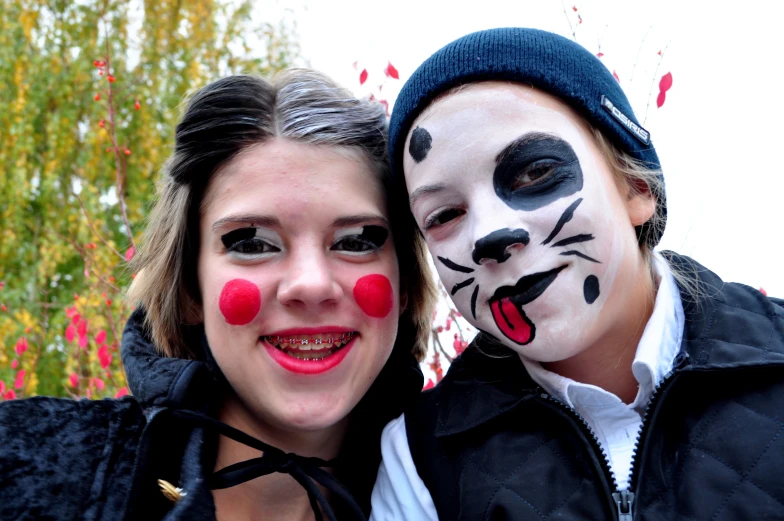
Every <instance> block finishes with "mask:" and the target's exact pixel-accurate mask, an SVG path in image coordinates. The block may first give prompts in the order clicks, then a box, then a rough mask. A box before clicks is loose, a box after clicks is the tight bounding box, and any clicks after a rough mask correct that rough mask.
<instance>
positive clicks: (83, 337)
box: [79, 335, 89, 349]
mask: <svg viewBox="0 0 784 521" xmlns="http://www.w3.org/2000/svg"><path fill="white" fill-rule="evenodd" d="M88 343H89V342H88V340H87V335H80V336H79V347H81V348H82V349H87V344H88Z"/></svg>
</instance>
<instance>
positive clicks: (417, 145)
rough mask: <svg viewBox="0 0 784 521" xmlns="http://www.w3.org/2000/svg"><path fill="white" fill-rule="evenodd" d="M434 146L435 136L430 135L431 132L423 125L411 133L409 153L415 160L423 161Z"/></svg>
mask: <svg viewBox="0 0 784 521" xmlns="http://www.w3.org/2000/svg"><path fill="white" fill-rule="evenodd" d="M432 146H433V138H432V137H431V136H430V132H428V131H427V130H425V129H424V128H422V127H417V128H415V129H414V131H413V132H412V133H411V141H410V142H409V144H408V153H409V154H411V157H412V158H413V159H414V161H416V162H417V163H421V162H422V161H424V159H425V158H426V157H427V153H428V152H430V148H431V147H432Z"/></svg>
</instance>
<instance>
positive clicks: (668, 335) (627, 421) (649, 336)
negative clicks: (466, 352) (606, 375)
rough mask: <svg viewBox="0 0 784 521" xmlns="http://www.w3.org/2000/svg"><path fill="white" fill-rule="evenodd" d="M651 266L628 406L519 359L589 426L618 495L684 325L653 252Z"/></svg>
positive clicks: (666, 271)
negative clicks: (650, 301)
mask: <svg viewBox="0 0 784 521" xmlns="http://www.w3.org/2000/svg"><path fill="white" fill-rule="evenodd" d="M654 266H655V268H656V272H657V274H658V276H659V290H658V291H657V292H656V302H655V304H654V306H653V313H652V314H651V318H650V319H649V320H648V324H647V325H646V326H645V331H643V334H642V337H641V338H640V343H639V344H638V345H637V353H636V354H635V356H634V362H632V373H633V374H634V378H635V379H636V380H637V383H639V389H638V391H637V397H636V398H635V399H634V401H633V402H632V403H630V404H626V403H624V402H623V401H622V400H621V399H620V398H618V396H616V395H615V394H613V393H610V392H608V391H605V390H604V389H602V388H601V387H597V386H595V385H590V384H584V383H580V382H576V381H574V380H572V379H571V378H565V377H563V376H561V375H558V374H556V373H553V372H552V371H548V370H547V369H545V368H543V367H542V365H541V364H540V363H539V362H534V361H531V360H527V359H525V358H524V357H522V356H521V357H520V359H521V360H522V361H523V365H525V368H526V370H527V371H528V374H530V375H531V378H532V379H533V380H534V381H535V382H536V383H537V384H539V385H540V386H542V388H543V389H544V390H545V391H547V392H548V393H550V394H551V395H552V396H553V397H555V398H557V399H559V400H561V401H562V402H564V403H565V404H567V405H569V406H570V407H572V408H574V409H575V410H576V411H577V412H578V413H579V414H580V416H582V417H583V418H585V421H586V422H588V425H590V426H591V429H592V430H593V432H594V433H595V434H596V437H597V438H598V439H599V444H600V445H601V446H602V448H603V449H604V450H605V452H606V453H607V456H608V457H609V460H610V469H611V470H612V471H613V474H614V475H615V480H616V481H617V483H618V490H626V489H627V488H628V487H629V477H630V474H631V467H632V455H633V453H634V446H635V443H636V441H637V434H638V433H639V432H640V427H641V426H642V415H643V414H644V413H645V408H646V406H647V405H648V400H650V398H651V395H652V394H653V390H654V389H655V388H656V386H657V385H659V383H660V382H661V381H662V380H663V379H664V377H665V376H666V375H667V373H669V372H670V371H671V370H672V365H673V361H674V360H675V356H676V355H677V354H678V351H679V350H680V346H681V339H682V338H683V327H684V321H685V320H684V315H683V304H682V303H681V298H680V292H679V291H678V286H677V285H676V284H675V279H674V278H673V276H672V273H671V271H670V267H669V265H668V264H667V261H666V260H664V259H663V258H662V257H661V255H659V254H658V253H654Z"/></svg>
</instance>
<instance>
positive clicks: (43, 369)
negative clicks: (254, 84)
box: [0, 0, 299, 399]
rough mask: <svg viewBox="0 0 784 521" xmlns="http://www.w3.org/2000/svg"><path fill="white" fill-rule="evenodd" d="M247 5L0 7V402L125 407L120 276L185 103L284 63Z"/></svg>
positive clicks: (292, 45) (285, 24) (197, 1)
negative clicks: (71, 401)
mask: <svg viewBox="0 0 784 521" xmlns="http://www.w3.org/2000/svg"><path fill="white" fill-rule="evenodd" d="M250 13H251V2H250V1H249V0H246V1H243V2H236V1H221V0H193V1H188V2H181V1H179V0H155V1H151V0H147V1H143V2H130V3H129V2H126V1H101V0H85V1H82V2H78V3H77V2H70V1H66V0H48V1H44V0H3V8H2V9H0V84H2V88H0V106H2V108H3V110H0V165H2V166H0V168H2V169H3V170H2V173H0V399H13V398H17V397H23V396H33V395H36V394H46V395H55V396H87V397H93V398H95V397H105V396H116V395H118V394H119V395H122V394H124V393H126V392H127V390H126V387H125V385H126V384H125V377H124V373H123V371H122V367H121V363H120V359H119V352H118V349H119V342H120V335H121V333H122V327H123V325H124V323H125V320H126V319H127V316H128V314H129V313H130V311H131V309H130V308H129V307H128V305H127V304H126V303H125V302H124V299H123V294H124V292H125V290H126V289H127V286H128V284H129V283H130V281H131V279H132V277H133V274H132V273H128V272H127V270H126V269H125V263H126V260H128V259H130V258H131V257H132V256H133V254H134V252H135V247H134V242H135V240H136V238H137V237H138V234H139V233H140V232H141V230H142V228H143V220H144V216H145V213H146V210H147V209H148V207H149V205H150V204H151V202H152V200H153V198H154V195H155V191H156V183H155V180H156V179H157V176H158V172H159V171H160V168H161V166H162V163H163V161H164V160H165V158H166V157H167V155H168V154H169V151H170V149H171V145H172V138H173V135H174V125H175V124H176V121H177V119H178V116H179V106H180V104H181V102H182V101H183V99H184V97H185V96H186V94H187V93H188V92H190V91H193V90H194V89H197V88H199V87H201V86H203V85H204V84H206V83H208V82H209V81H211V80H213V79H216V78H217V77H220V76H222V75H226V74H231V73H239V72H252V73H259V74H262V75H268V74H271V73H274V72H275V71H277V70H279V69H281V68H284V67H286V66H289V65H291V64H292V62H294V61H295V60H296V59H297V58H298V55H299V48H298V45H297V39H296V34H295V30H294V26H293V23H292V22H291V20H287V19H284V20H282V21H281V22H279V23H276V24H264V25H261V26H258V25H256V26H254V25H253V24H252V21H251V16H250Z"/></svg>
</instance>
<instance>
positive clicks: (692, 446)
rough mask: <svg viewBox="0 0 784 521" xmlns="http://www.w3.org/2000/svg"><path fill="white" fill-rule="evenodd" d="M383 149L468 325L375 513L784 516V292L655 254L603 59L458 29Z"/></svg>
mask: <svg viewBox="0 0 784 521" xmlns="http://www.w3.org/2000/svg"><path fill="white" fill-rule="evenodd" d="M389 141H390V143H389V150H390V158H391V161H392V165H393V175H394V176H395V179H396V180H397V182H398V183H399V185H400V186H401V189H402V187H405V188H406V189H407V191H408V194H409V201H410V205H411V212H412V214H413V217H414V219H415V220H416V222H417V225H418V226H419V228H420V230H421V232H422V235H423V236H424V238H425V240H426V242H427V246H428V249H429V250H430V253H431V254H432V256H433V259H434V261H435V265H436V268H437V270H438V274H439V277H440V278H441V281H442V282H443V283H444V286H445V287H446V288H447V289H448V290H450V293H451V296H452V299H453V300H454V302H455V305H456V306H457V308H458V310H459V311H460V312H461V313H462V315H463V316H464V317H465V318H466V319H467V320H468V321H469V322H470V323H471V324H472V325H473V326H475V327H476V328H477V329H478V330H479V331H480V334H479V335H477V337H476V339H475V340H474V341H473V342H472V344H471V345H470V346H469V347H468V348H467V349H466V350H465V351H464V352H463V354H462V355H461V356H460V357H459V358H457V359H456V360H454V362H453V363H452V365H451V366H450V369H449V372H448V373H447V375H446V376H445V377H444V379H443V380H442V381H441V382H440V383H439V385H438V386H436V387H435V388H434V389H432V390H429V391H427V392H424V393H422V395H421V397H420V399H419V400H417V402H416V404H415V405H414V406H412V407H410V408H409V409H408V410H406V412H405V414H404V415H402V416H401V417H399V418H398V419H396V420H394V421H393V422H391V423H390V425H389V426H387V427H386V428H385V430H384V434H383V436H382V454H383V463H382V466H381V468H380V470H379V475H378V480H377V482H376V488H375V490H374V492H373V501H372V503H373V519H374V520H375V521H391V520H404V519H405V520H412V519H416V520H428V521H436V520H438V519H440V520H442V521H447V520H450V521H451V520H454V519H464V520H480V519H481V520H491V519H504V520H508V521H524V520H531V521H533V520H543V519H574V520H588V519H602V520H622V521H633V520H634V521H636V520H647V521H665V520H671V519H694V520H697V519H699V520H709V519H710V520H719V519H722V520H746V519H782V518H784V516H783V513H784V503H783V502H782V500H783V498H784V480H782V479H781V478H782V473H781V470H780V469H781V468H782V466H784V417H783V416H782V414H781V411H782V408H781V404H782V403H784V301H782V300H779V299H774V298H768V297H767V296H766V295H764V294H762V293H761V292H759V291H757V290H755V289H753V288H750V287H748V286H744V285H742V284H733V283H724V282H723V281H722V280H721V279H720V278H719V277H718V276H717V275H716V274H714V273H711V272H710V271H709V270H707V269H706V268H704V267H703V266H700V265H699V264H697V262H696V261H694V260H692V259H689V258H688V257H685V256H682V255H678V254H676V253H674V252H659V251H656V250H654V247H656V246H657V243H658V242H659V239H660V238H661V236H662V233H663V232H664V225H665V221H666V218H667V200H666V197H665V190H664V174H663V173H662V170H661V167H660V164H659V158H658V156H657V153H656V149H655V148H654V145H653V141H652V137H651V134H650V133H649V132H648V130H646V129H645V128H643V127H642V126H641V125H640V123H639V121H637V119H636V118H635V116H634V113H633V112H632V109H631V106H630V104H629V101H628V100H627V98H626V95H625V94H624V92H623V91H622V90H621V87H620V86H619V83H618V82H617V81H616V79H615V78H614V77H613V75H612V74H611V72H610V71H609V70H608V69H607V68H606V66H605V65H604V64H603V63H602V62H601V61H600V60H599V59H598V58H597V57H596V56H594V55H593V54H592V53H591V52H589V51H587V50H586V49H585V48H583V47H581V46H580V45H578V44H576V43H575V42H573V41H571V40H568V39H566V38H563V37H561V36H558V35H555V34H552V33H548V32H545V31H540V30H536V29H525V28H505V29H492V30H487V31H480V32H477V33H474V34H470V35H467V36H464V37H462V38H460V39H458V40H456V41H454V42H452V43H450V44H448V45H447V46H445V47H444V48H442V49H441V50H440V51H438V52H436V53H435V54H434V55H433V56H431V57H430V58H428V59H427V60H426V61H425V63H423V64H422V65H421V66H420V67H419V68H418V69H417V71H416V72H414V74H413V75H412V76H411V78H410V79H409V80H408V81H407V82H406V84H405V85H404V87H403V89H402V90H401V91H400V94H399V96H398V98H397V100H396V102H395V108H394V112H393V114H392V119H391V121H390V139H389ZM684 146H688V144H685V145H684ZM682 174H686V172H682Z"/></svg>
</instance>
